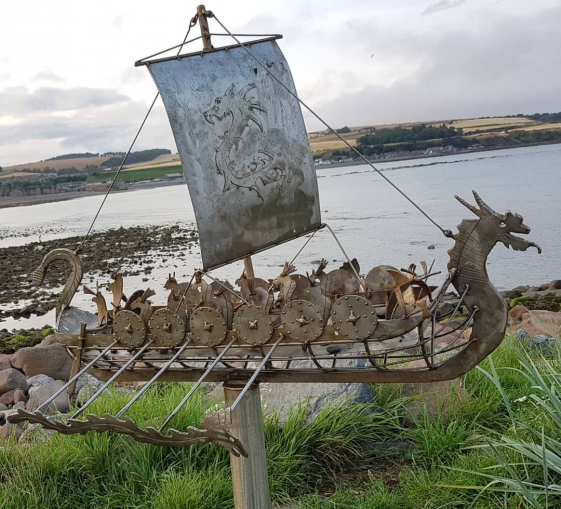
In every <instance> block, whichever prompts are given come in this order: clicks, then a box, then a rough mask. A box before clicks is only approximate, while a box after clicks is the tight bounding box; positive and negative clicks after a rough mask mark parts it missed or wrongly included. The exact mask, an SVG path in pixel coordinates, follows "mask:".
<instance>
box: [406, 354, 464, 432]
mask: <svg viewBox="0 0 561 509" xmlns="http://www.w3.org/2000/svg"><path fill="white" fill-rule="evenodd" d="M415 362H422V363H423V364H424V363H425V361H424V360H423V359H421V360H420V361H415ZM413 364H414V363H413V362H411V363H409V365H408V367H410V368H414V367H416V366H414V365H413ZM424 365H425V366H426V364H424ZM452 393H454V394H455V397H454V399H457V398H464V397H467V396H466V392H465V389H464V388H463V387H462V384H461V380H460V379H459V378H456V379H454V380H447V381H444V382H432V383H406V384H403V386H402V396H403V397H405V398H412V399H411V401H409V402H408V403H406V405H405V408H406V409H407V411H408V413H409V417H407V418H406V419H405V421H404V425H405V426H409V427H413V426H415V421H416V420H417V419H419V418H421V417H422V416H423V414H424V413H425V412H426V415H427V417H428V418H429V419H430V420H431V421H435V420H437V419H441V418H444V419H446V417H447V416H448V415H449V414H450V411H451V410H452V409H451V400H452V397H451V396H452Z"/></svg>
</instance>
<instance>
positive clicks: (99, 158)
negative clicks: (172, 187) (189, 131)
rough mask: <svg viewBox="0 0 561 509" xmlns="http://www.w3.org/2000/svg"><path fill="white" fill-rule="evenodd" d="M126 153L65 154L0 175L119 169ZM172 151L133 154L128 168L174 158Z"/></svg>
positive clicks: (65, 173)
mask: <svg viewBox="0 0 561 509" xmlns="http://www.w3.org/2000/svg"><path fill="white" fill-rule="evenodd" d="M123 157H125V152H106V153H104V154H93V153H91V152H84V153H73V154H63V155H59V156H55V157H51V158H49V159H45V160H44V161H37V162H34V163H25V164H18V165H14V166H5V167H4V168H3V169H2V172H1V173H0V178H7V177H25V176H30V175H32V174H35V175H39V174H43V173H45V174H58V175H60V174H63V175H68V174H71V173H78V172H81V171H83V170H86V171H98V170H104V169H109V168H116V167H118V166H119V165H120V164H121V162H122V160H123ZM172 157H173V155H172V153H171V150H168V149H150V150H140V151H138V152H132V153H131V154H129V156H128V158H127V166H129V165H133V164H141V163H148V162H150V161H154V160H157V159H160V158H162V160H164V159H163V158H172Z"/></svg>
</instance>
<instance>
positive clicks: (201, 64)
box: [146, 38, 321, 269]
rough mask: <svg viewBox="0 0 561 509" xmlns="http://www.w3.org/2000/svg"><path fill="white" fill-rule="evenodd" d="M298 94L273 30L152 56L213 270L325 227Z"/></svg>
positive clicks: (204, 253) (205, 257) (152, 70)
mask: <svg viewBox="0 0 561 509" xmlns="http://www.w3.org/2000/svg"><path fill="white" fill-rule="evenodd" d="M248 51H249V52H251V54H252V55H253V56H254V57H255V58H256V59H258V60H259V61H260V62H263V63H265V64H266V66H267V67H268V68H269V69H270V71H271V73H273V74H274V75H275V76H276V77H277V78H278V79H279V80H280V81H281V82H282V83H283V84H284V85H285V86H286V87H288V89H289V90H291V91H292V92H293V93H296V90H295V87H294V82H293V80H292V75H291V73H290V69H289V67H288V64H287V62H286V60H285V58H284V56H283V54H282V52H281V50H280V48H279V47H278V45H277V43H276V42H275V41H274V40H273V39H272V38H271V39H266V40H261V41H255V42H253V43H250V44H247V45H246V44H244V47H243V48H242V47H241V46H233V47H229V48H228V49H227V51H226V50H225V49H224V48H222V49H219V50H213V51H208V52H204V53H196V54H192V55H188V56H181V57H180V58H170V59H161V60H153V61H148V62H146V65H147V66H148V69H149V70H150V73H151V74H152V77H153V78H154V81H155V82H156V85H157V87H158V89H159V91H160V94H161V96H162V99H163V102H164V105H165V108H166V111H167V114H168V117H169V120H170V124H171V127H172V131H173V134H174V137H175V141H176V144H177V149H178V151H179V155H180V157H181V162H182V164H183V169H184V173H185V178H186V181H187V185H188V187H189V192H190V195H191V200H192V202H193V208H194V210H195V217H196V220H197V226H198V229H199V237H200V243H201V254H202V258H203V266H204V268H205V269H210V268H214V267H217V266H220V265H224V264H226V263H229V262H231V261H234V260H238V259H240V258H243V257H245V256H247V255H249V254H252V253H255V252H257V251H260V250H263V249H265V248H267V247H270V246H272V245H275V244H278V243H281V242H284V241H287V240H290V239H293V238H295V237H298V236H300V235H303V234H305V233H308V232H310V231H313V230H315V229H317V228H318V227H319V226H320V224H321V216H320V207H319V196H318V188H317V180H316V175H315V170H314V167H313V160H312V157H311V152H310V146H309V142H308V137H307V134H306V129H305V125H304V120H303V117H302V112H301V110H300V105H299V104H298V101H297V100H296V99H295V98H294V97H292V96H291V95H290V94H289V93H287V91H286V90H285V89H283V87H282V86H281V85H280V84H279V83H278V82H277V81H275V79H273V78H272V77H271V76H270V75H269V74H268V73H267V72H266V71H265V70H264V69H263V68H261V67H259V66H256V63H255V60H253V58H251V56H250V55H249V54H248Z"/></svg>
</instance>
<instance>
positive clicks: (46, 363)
mask: <svg viewBox="0 0 561 509" xmlns="http://www.w3.org/2000/svg"><path fill="white" fill-rule="evenodd" d="M12 366H14V367H15V368H18V369H21V370H22V371H23V372H24V373H25V374H26V376H27V377H30V376H34V375H48V376H51V377H53V378H54V379H55V380H68V378H69V377H70V370H71V369H72V359H71V358H70V356H69V355H68V353H67V352H66V350H65V348H64V347H63V346H61V345H59V344H54V345H49V346H34V347H31V348H21V349H19V350H18V351H17V352H16V353H15V354H14V357H13V359H12Z"/></svg>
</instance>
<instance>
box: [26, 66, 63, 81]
mask: <svg viewBox="0 0 561 509" xmlns="http://www.w3.org/2000/svg"><path fill="white" fill-rule="evenodd" d="M31 79H32V80H34V81H38V80H42V81H53V82H55V83H63V82H64V81H65V80H64V78H61V77H60V76H58V75H56V74H55V73H54V72H52V71H49V70H48V69H45V70H43V71H40V72H38V73H37V74H36V75H35V76H33V77H32V78H31Z"/></svg>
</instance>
